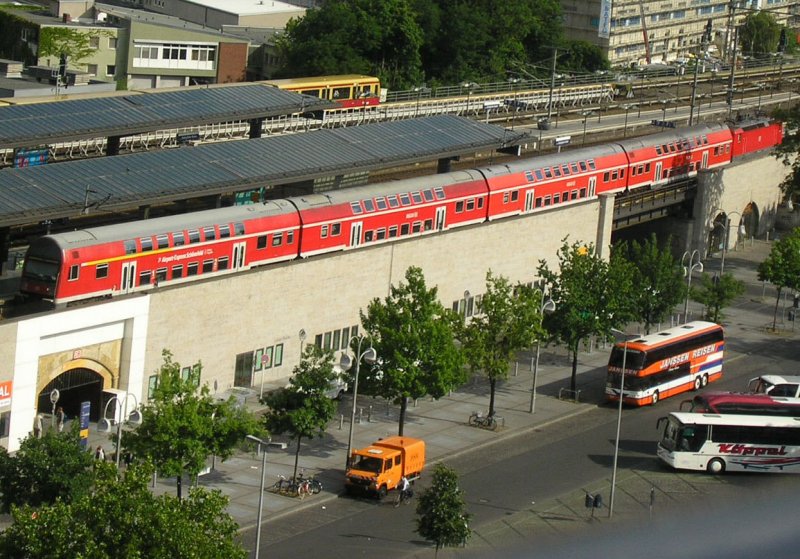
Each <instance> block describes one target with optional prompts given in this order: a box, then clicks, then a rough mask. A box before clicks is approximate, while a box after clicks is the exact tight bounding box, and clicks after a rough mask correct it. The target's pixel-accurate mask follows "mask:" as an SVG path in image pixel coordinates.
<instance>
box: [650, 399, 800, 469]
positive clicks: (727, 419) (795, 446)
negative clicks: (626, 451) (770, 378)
mask: <svg viewBox="0 0 800 559" xmlns="http://www.w3.org/2000/svg"><path fill="white" fill-rule="evenodd" d="M664 421H666V425H665V426H664V431H663V432H662V433H663V434H662V436H661V440H660V441H659V443H658V457H659V458H661V460H663V461H664V462H666V463H667V464H669V465H670V466H672V467H673V468H675V469H678V470H704V471H707V472H709V473H712V474H720V473H722V472H725V471H739V472H781V473H786V472H800V417H775V416H767V415H733V414H708V413H680V412H679V413H671V414H669V416H668V417H662V418H661V419H659V421H658V426H659V429H660V428H661V424H662V423H663V422H664Z"/></svg>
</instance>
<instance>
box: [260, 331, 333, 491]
mask: <svg viewBox="0 0 800 559" xmlns="http://www.w3.org/2000/svg"><path fill="white" fill-rule="evenodd" d="M333 365H334V364H333V353H332V352H331V351H329V350H324V349H322V348H320V347H317V346H315V345H308V346H307V347H306V349H305V352H304V353H303V357H302V359H301V360H300V363H299V364H298V365H297V366H296V367H295V368H294V371H293V373H292V377H291V379H290V381H289V386H288V387H286V388H282V389H280V390H276V391H275V392H272V393H270V394H267V395H266V396H265V397H264V398H263V400H262V402H263V403H264V404H265V405H266V406H267V407H268V408H269V409H268V410H267V413H266V414H264V425H265V427H266V428H267V430H269V431H270V432H271V433H274V434H281V433H289V434H290V435H291V436H292V438H294V439H296V440H297V449H296V451H295V455H294V474H293V477H297V465H298V461H299V459H300V443H301V442H302V440H303V438H309V439H310V438H313V437H315V436H322V435H323V434H324V433H325V428H326V427H327V426H328V422H330V420H331V419H333V416H334V414H335V413H336V404H335V403H334V402H333V400H331V399H330V398H329V397H328V396H327V395H326V391H327V390H328V388H329V386H330V384H331V382H333V380H334V379H335V378H336V376H337V373H336V371H335V370H334V368H333Z"/></svg>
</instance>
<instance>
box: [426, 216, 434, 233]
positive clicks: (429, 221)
mask: <svg viewBox="0 0 800 559" xmlns="http://www.w3.org/2000/svg"><path fill="white" fill-rule="evenodd" d="M431 230H433V220H432V219H426V220H425V231H431Z"/></svg>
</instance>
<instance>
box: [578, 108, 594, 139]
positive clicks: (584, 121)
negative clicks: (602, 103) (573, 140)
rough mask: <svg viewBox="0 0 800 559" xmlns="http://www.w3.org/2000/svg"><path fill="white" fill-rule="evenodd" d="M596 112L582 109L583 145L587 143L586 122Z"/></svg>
mask: <svg viewBox="0 0 800 559" xmlns="http://www.w3.org/2000/svg"><path fill="white" fill-rule="evenodd" d="M593 114H594V111H581V116H582V117H583V141H582V142H581V145H586V123H587V122H588V120H589V117H590V116H592V115H593Z"/></svg>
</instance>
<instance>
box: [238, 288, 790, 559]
mask: <svg viewBox="0 0 800 559" xmlns="http://www.w3.org/2000/svg"><path fill="white" fill-rule="evenodd" d="M748 304H749V303H748V302H747V301H744V302H743V303H742V305H744V306H746V305H748ZM761 308H762V309H763V306H761ZM794 345H795V344H793V343H792V342H791V340H789V339H782V338H779V337H776V339H775V340H774V341H773V340H770V341H768V342H759V343H752V344H751V343H747V342H737V341H736V340H728V345H727V350H726V368H725V376H724V377H723V379H722V380H720V381H719V382H716V383H714V384H711V385H709V387H708V388H707V389H706V390H742V389H744V388H745V387H746V384H747V380H748V379H750V378H752V377H754V376H757V375H758V374H760V373H761V372H764V371H770V372H773V373H779V372H784V373H787V374H788V373H790V372H795V371H796V366H797V361H796V355H797V349H796V348H795V347H794ZM687 397H691V394H689V395H688V396H687ZM683 399H685V398H684V397H681V396H678V397H676V398H673V399H670V400H665V401H663V402H661V403H659V404H658V405H656V406H653V407H646V408H638V409H626V410H625V411H624V415H623V424H622V433H621V437H620V454H619V461H618V466H619V473H618V476H619V477H618V479H621V478H622V477H623V476H625V475H626V474H630V473H631V472H633V471H634V470H639V471H641V470H646V471H658V472H662V473H666V475H669V476H675V477H678V476H680V477H684V478H687V479H689V480H692V479H694V480H697V481H699V482H705V480H708V479H709V478H708V476H706V475H705V474H701V473H694V472H690V473H686V472H684V473H670V472H666V471H665V468H664V467H663V466H661V464H660V463H659V462H658V460H657V458H656V456H655V444H656V440H657V438H658V432H657V431H656V428H655V425H656V420H657V419H658V418H659V417H661V416H663V415H666V414H667V413H669V412H670V411H675V410H677V409H678V407H679V405H680V402H681V401H682V400H683ZM616 418H617V409H616V407H614V406H600V407H597V408H596V409H593V410H591V411H590V412H588V413H585V414H582V415H579V416H576V417H573V418H571V419H567V420H564V421H561V422H557V423H555V424H553V425H551V426H549V427H546V428H544V429H539V430H536V431H534V432H531V433H528V434H524V435H521V436H519V437H515V438H512V439H509V440H505V441H503V442H500V443H497V444H494V445H492V446H490V447H485V448H482V449H479V450H476V451H475V452H473V453H469V454H466V455H463V456H462V457H460V458H457V459H455V460H453V461H451V462H448V465H450V466H452V467H454V468H455V469H456V470H457V471H458V472H459V474H460V481H461V486H462V488H463V489H464V491H465V496H466V501H467V507H468V511H469V513H470V514H472V515H473V518H472V520H471V526H472V527H473V529H478V532H480V528H481V527H483V526H489V525H492V524H493V523H495V524H496V523H498V522H499V521H503V519H505V518H510V517H513V516H514V515H519V514H524V513H525V511H526V510H527V509H529V508H530V507H531V506H532V504H533V503H535V502H537V501H539V502H540V501H545V500H550V499H556V498H558V497H559V496H561V495H564V494H567V493H570V492H574V491H576V490H580V489H582V488H586V490H587V491H589V490H592V488H596V487H606V490H605V491H603V493H604V498H605V499H606V504H607V500H608V489H607V488H608V481H607V480H608V479H610V472H611V468H612V461H613V452H614V435H615V429H616ZM698 476H700V477H698ZM796 480H797V478H796V477H795V476H758V475H728V476H722V477H720V478H718V480H716V483H717V484H718V486H719V487H718V490H717V488H716V487H715V488H714V491H713V492H712V495H711V496H710V497H709V499H712V500H716V499H717V498H718V499H719V500H720V503H722V502H725V500H726V499H729V498H731V497H739V496H742V497H753V496H757V495H759V494H762V493H764V492H767V491H771V490H773V489H777V490H785V491H794V489H793V488H794V486H795V485H796ZM423 487H424V483H422V484H421V485H420V486H418V487H417V488H416V490H417V491H419V490H420V489H422V488H423ZM665 505H666V503H665ZM660 506H661V503H656V505H655V509H656V510H660V509H659V507H660ZM414 508H415V507H414V503H413V502H412V504H411V505H410V506H401V507H399V508H397V509H395V508H394V507H393V506H392V504H391V502H383V503H379V502H376V501H372V500H357V499H352V498H339V499H336V500H335V501H333V502H328V503H327V504H326V505H324V506H322V505H321V506H319V507H315V508H311V509H308V510H305V511H301V512H299V513H297V514H294V515H290V516H288V517H285V518H282V519H277V520H275V521H272V522H269V523H268V524H267V526H265V531H264V533H263V535H262V556H263V557H269V558H275V559H280V558H287V559H288V558H295V557H313V556H314V555H321V556H324V557H326V558H331V559H337V558H348V559H349V558H352V557H381V558H382V559H384V558H394V557H409V556H428V555H427V553H428V551H430V556H431V557H432V556H433V554H432V550H430V546H429V545H428V544H427V543H426V542H424V541H422V539H421V538H420V537H419V536H418V535H417V534H416V533H415V531H414V528H415V523H414V522H415V511H414ZM598 514H603V515H605V514H606V512H605V510H603V512H602V513H598ZM664 514H667V513H666V511H665V512H664ZM586 515H587V517H588V516H589V513H588V512H587V513H586ZM580 524H582V523H579V524H576V526H575V527H576V528H578V534H580V532H582V531H584V530H583V526H581V525H580ZM565 530H566V531H567V532H569V527H567V528H565ZM249 536H251V535H250V534H247V535H245V537H249ZM516 536H519V534H516ZM522 537H523V539H525V535H524V534H523V535H522ZM534 540H535V538H533V537H532V536H531V541H530V543H531V547H530V548H529V549H527V551H526V553H525V554H526V556H533V555H531V554H530V553H531V552H532V551H533V549H539V550H540V551H541V547H540V546H538V545H534ZM570 541H572V539H571V538H570ZM539 542H540V543H541V540H539ZM561 543H562V544H563V542H561ZM470 547H472V544H470V546H468V547H467V549H466V550H464V553H468V552H469V549H470ZM562 547H563V545H562ZM483 551H484V553H485V551H486V550H485V549H484V550H483ZM551 551H552V549H551ZM513 553H514V551H512V550H511V549H509V554H510V555H509V556H511V554H513ZM542 553H544V552H542ZM475 556H481V554H480V553H478V554H477V555H475ZM514 556H516V555H514ZM537 556H538V554H537ZM541 556H547V554H546V553H544V554H543V555H541Z"/></svg>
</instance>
